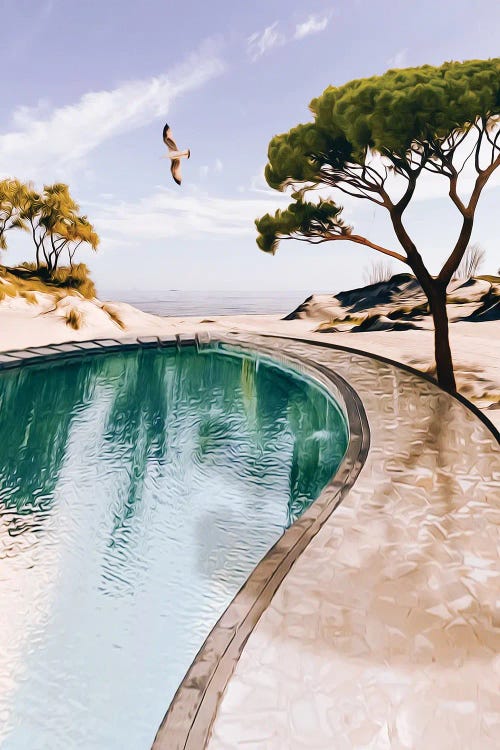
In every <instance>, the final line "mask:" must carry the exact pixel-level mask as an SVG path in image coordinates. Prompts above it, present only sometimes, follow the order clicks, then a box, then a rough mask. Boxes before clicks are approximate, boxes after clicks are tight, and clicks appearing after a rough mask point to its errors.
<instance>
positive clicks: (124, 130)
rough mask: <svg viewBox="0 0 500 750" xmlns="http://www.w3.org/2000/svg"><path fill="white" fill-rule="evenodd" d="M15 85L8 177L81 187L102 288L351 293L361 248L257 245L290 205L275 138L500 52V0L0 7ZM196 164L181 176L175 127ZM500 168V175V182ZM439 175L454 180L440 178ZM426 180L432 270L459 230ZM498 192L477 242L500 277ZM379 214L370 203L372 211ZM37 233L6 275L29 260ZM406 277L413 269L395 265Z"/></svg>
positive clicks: (3, 103)
mask: <svg viewBox="0 0 500 750" xmlns="http://www.w3.org/2000/svg"><path fill="white" fill-rule="evenodd" d="M0 7H1V9H2V26H3V30H4V34H3V37H4V38H3V41H2V54H3V60H4V66H5V65H6V66H7V76H6V77H5V78H4V81H3V86H2V95H1V97H0V176H15V177H18V178H20V179H23V180H30V181H32V182H33V183H34V184H35V185H36V186H37V187H39V188H41V187H42V186H43V185H44V184H48V183H50V182H53V181H56V180H57V181H62V182H66V183H68V184H69V186H70V189H71V192H72V195H73V196H74V198H75V199H76V200H77V201H78V203H79V204H80V206H81V208H82V211H83V212H84V213H86V214H87V215H88V217H89V220H90V221H91V222H92V223H93V224H94V225H95V228H96V230H97V231H98V233H99V235H100V237H101V243H100V246H99V250H98V252H97V254H93V253H92V251H91V250H86V249H85V250H82V252H81V253H80V260H82V261H84V262H86V263H87V264H88V265H89V267H90V269H91V272H92V275H93V277H94V278H95V279H96V281H97V285H98V289H106V290H115V291H116V292H118V293H119V292H120V291H123V290H141V291H144V290H148V289H151V290H162V289H181V290H182V289H185V290H203V289H206V290H263V291H270V290H296V289H301V290H302V289H303V290H309V291H310V292H320V291H339V290H340V289H345V288H350V287H353V286H358V285H360V284H361V283H363V280H364V278H365V277H366V274H367V272H368V271H369V268H370V265H371V263H372V262H374V261H375V262H377V261H379V260H380V258H381V256H380V255H378V254H377V253H374V251H371V250H369V249H365V248H360V246H358V245H354V244H353V243H348V242H346V243H338V242H337V243H331V245H329V243H324V244H321V245H319V246H311V245H309V244H306V243H300V242H286V243H283V244H282V246H281V247H280V249H279V250H278V252H277V254H276V255H275V256H270V255H266V254H264V253H262V252H261V251H260V250H259V249H258V248H257V245H256V242H255V239H256V230H255V226H254V220H255V218H257V217H259V216H261V215H263V214H265V213H267V212H269V211H273V212H274V211H275V210H276V209H277V208H280V207H281V208H282V207H284V206H285V205H286V204H287V202H288V201H287V197H286V196H284V195H283V194H281V193H278V192H276V191H273V190H271V189H270V188H268V186H267V185H266V183H265V181H264V177H263V171H264V167H265V164H266V160H267V159H266V157H267V147H268V143H269V141H270V139H271V138H272V137H273V136H274V135H275V134H277V133H282V132H286V131H287V130H289V129H290V128H291V127H293V126H294V125H296V124H298V123H299V122H307V121H309V120H310V119H311V114H310V112H309V109H308V104H309V102H310V101H311V99H312V98H313V97H315V96H318V95H319V94H321V93H322V91H323V90H324V89H325V88H326V86H328V85H342V84H343V83H346V82H348V81H350V80H352V79H354V78H360V77H364V76H371V75H379V74H382V73H384V72H385V71H386V70H387V69H388V68H391V67H407V66H414V65H421V64H425V63H430V64H435V65H439V64H441V63H442V62H445V61H447V60H467V59H472V58H488V57H494V56H498V54H499V49H498V29H499V28H500V3H499V2H498V0H476V2H474V3H471V2H470V0H453V2H452V1H450V0H419V2H415V1H414V0H397V2H396V0H392V2H391V1H389V0H370V1H368V0H308V1H307V2H304V0H253V2H243V1H242V0H211V2H203V1H202V0H182V2H173V1H172V0H141V2H137V1H136V0H134V2H132V1H131V0H99V1H97V0H86V1H85V2H81V0H37V1H36V2H34V0H0ZM166 121H167V122H168V123H169V124H170V126H171V129H172V133H173V136H174V138H175V140H176V141H177V144H178V146H179V148H181V149H182V148H190V150H191V158H190V159H189V161H183V165H182V169H183V182H182V185H181V186H177V185H176V184H175V183H174V182H173V180H172V177H171V175H170V169H169V162H168V160H166V159H162V158H161V157H162V156H163V155H164V154H165V153H166V149H165V146H164V144H163V142H162V129H163V125H164V123H165V122H166ZM498 171H499V172H500V170H498ZM438 179H439V178H438ZM445 187H446V186H445V185H443V184H438V185H437V186H436V185H435V184H434V183H433V184H430V183H429V182H428V181H426V183H425V184H424V185H423V186H422V189H421V190H420V191H419V194H418V196H417V200H416V201H415V202H414V206H412V207H411V210H410V211H408V225H409V228H410V230H411V233H412V235H413V237H414V238H415V240H416V242H417V245H418V247H419V248H420V250H421V252H422V254H423V256H424V258H425V260H426V261H427V263H428V265H429V267H430V268H431V271H433V272H437V271H438V269H439V266H440V264H441V263H442V262H443V260H444V258H445V257H446V256H447V254H448V253H449V252H450V250H451V248H452V246H453V243H454V240H455V238H456V236H457V233H458V229H459V216H458V214H457V211H456V209H454V208H453V207H452V206H450V201H449V199H448V198H447V196H446V189H445ZM499 198H500V179H496V180H495V182H494V183H493V184H492V185H491V187H490V188H489V189H488V190H486V191H485V192H484V194H483V196H482V199H481V203H480V207H479V210H478V212H477V218H476V226H475V230H474V234H473V237H472V240H473V241H475V242H479V243H480V244H481V245H482V247H483V248H484V249H485V251H486V260H485V263H484V266H483V268H482V270H483V272H494V271H496V269H497V268H498V267H499V266H500V242H498V239H497V238H498V234H499V220H498V205H499ZM343 203H344V205H345V214H346V218H347V219H348V220H349V223H351V224H353V225H354V227H355V229H356V232H358V233H361V234H366V235H367V236H369V237H370V239H373V240H375V241H378V242H384V243H386V244H387V245H388V246H389V247H393V248H394V249H398V248H397V241H396V240H395V239H394V238H393V235H392V230H391V228H390V227H389V226H388V222H387V219H386V217H385V216H384V215H383V214H385V212H384V211H383V209H379V208H377V207H373V206H371V205H368V206H366V205H365V202H364V201H358V202H357V203H356V204H354V203H352V202H351V203H349V204H348V205H347V204H346V202H345V200H344V201H343ZM358 204H363V205H358ZM32 255H33V248H32V246H31V244H30V239H29V236H28V235H22V234H21V233H18V235H17V236H16V237H15V238H13V239H12V240H10V244H9V249H8V251H7V254H6V255H5V257H4V258H3V262H7V263H14V262H17V261H19V260H22V259H26V258H31V257H32ZM393 269H394V272H397V271H404V270H405V269H406V267H405V266H403V265H402V264H398V262H397V261H395V262H394V263H393Z"/></svg>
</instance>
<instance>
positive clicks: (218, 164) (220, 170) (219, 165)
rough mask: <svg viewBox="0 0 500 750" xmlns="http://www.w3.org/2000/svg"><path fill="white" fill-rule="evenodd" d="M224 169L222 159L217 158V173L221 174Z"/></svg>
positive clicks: (215, 168)
mask: <svg viewBox="0 0 500 750" xmlns="http://www.w3.org/2000/svg"><path fill="white" fill-rule="evenodd" d="M222 169H223V166H222V162H221V160H220V159H216V160H215V167H214V170H215V173H216V174H220V173H221V172H222Z"/></svg>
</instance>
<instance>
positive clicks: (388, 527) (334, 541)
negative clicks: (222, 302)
mask: <svg viewBox="0 0 500 750" xmlns="http://www.w3.org/2000/svg"><path fill="white" fill-rule="evenodd" d="M238 338H239V339H240V340H242V342H244V341H248V343H251V344H252V345H258V342H259V337H257V336H245V335H241V336H238ZM261 340H264V339H263V338H262V339H261ZM279 347H280V350H281V351H282V352H283V354H290V355H292V356H293V355H298V356H304V354H306V355H307V356H311V350H312V348H313V349H314V361H315V362H317V363H319V364H321V365H323V366H324V367H327V368H331V369H332V370H334V371H335V372H337V373H339V374H340V375H341V376H343V377H344V378H346V380H348V382H349V383H350V384H351V385H352V386H353V388H354V389H355V390H356V391H357V393H358V394H359V396H360V398H361V400H362V402H363V405H364V408H365V410H366V414H367V417H368V421H369V424H370V432H371V446H370V450H369V453H368V457H367V459H366V462H365V465H364V467H363V469H362V470H361V473H360V475H359V477H358V479H357V481H356V482H355V484H354V486H353V487H352V488H351V490H350V491H349V493H348V494H347V495H346V497H345V498H344V500H343V503H342V504H341V505H340V506H339V507H338V508H337V509H336V511H335V513H333V515H331V516H330V518H329V519H328V520H327V521H326V523H325V524H324V526H323V527H322V529H321V530H320V531H319V532H318V534H317V535H316V536H315V537H314V539H313V540H312V541H311V542H310V543H309V545H308V546H307V547H306V549H305V550H304V552H303V553H302V554H301V556H300V557H299V558H298V559H297V560H296V562H295V563H294V565H293V567H292V568H291V570H290V572H289V573H288V575H287V576H286V577H285V579H284V580H283V582H282V584H281V586H280V587H279V589H278V591H277V593H276V594H275V596H274V598H273V599H272V601H271V603H270V605H269V607H268V608H267V609H266V611H265V612H264V614H263V615H262V617H261V618H260V620H259V622H258V624H257V625H256V627H255V629H254V630H253V632H252V634H251V635H250V637H249V639H248V641H247V643H246V646H245V648H244V650H243V652H242V655H241V657H240V659H239V661H238V663H237V665H236V668H235V670H234V674H233V676H232V678H231V680H230V681H229V684H228V686H227V689H226V691H225V693H224V695H223V696H222V698H221V700H220V703H219V707H218V711H217V716H216V718H215V722H214V724H213V727H212V735H211V739H210V741H209V743H208V748H209V750H234V748H239V747H241V748H245V750H257V749H258V750H295V749H297V750H299V748H300V749H301V750H302V749H304V750H306V748H307V749H308V750H320V749H322V748H325V750H326V749H328V750H337V749H338V750H344V749H345V750H353V749H355V748H356V749H357V748H373V749H376V750H379V748H380V750H382V749H384V750H385V748H390V749H391V750H396V749H397V750H403V748H405V749H406V748H412V750H424V748H425V750H428V749H429V748H440V750H448V748H449V749H450V750H451V749H452V748H453V750H456V748H468V749H469V750H472V749H473V748H477V750H493V749H494V748H498V747H500V655H499V653H500V630H499V616H500V612H499V601H498V599H499V596H498V591H499V582H500V569H499V549H500V450H499V445H498V443H497V441H496V439H495V437H494V435H493V434H492V433H491V432H490V431H489V429H488V428H487V427H486V426H485V424H483V423H482V422H481V421H480V420H479V419H478V418H477V416H476V415H475V414H473V413H472V412H471V411H469V410H468V409H467V408H466V407H465V406H464V405H463V404H461V403H460V402H458V401H457V400H455V399H453V398H451V397H450V396H449V395H447V394H446V393H443V392H442V391H441V390H439V389H438V388H437V387H436V386H435V385H433V384H432V383H430V382H428V381H426V380H424V379H423V378H420V377H418V376H417V375H414V374H412V373H409V372H406V371H404V370H402V369H400V368H399V367H395V366H393V365H390V364H387V363H384V362H380V361H378V360H376V359H372V358H369V357H366V356H362V355H360V354H352V353H349V352H343V351H337V350H335V349H329V348H326V347H319V346H314V347H312V346H311V344H304V343H301V342H296V341H293V340H287V341H285V340H283V339H281V340H280V342H279Z"/></svg>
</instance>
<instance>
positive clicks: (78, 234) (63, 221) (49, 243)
mask: <svg viewBox="0 0 500 750" xmlns="http://www.w3.org/2000/svg"><path fill="white" fill-rule="evenodd" d="M79 210H80V207H79V206H78V204H77V203H76V202H75V200H74V199H73V198H72V196H71V194H70V192H69V187H68V186H67V185H65V184H64V183H55V184H53V185H45V186H44V188H43V190H42V192H41V193H38V192H36V191H35V190H34V188H33V186H32V185H31V184H29V183H26V184H25V183H22V182H20V181H19V180H16V179H5V180H2V181H0V250H5V249H6V248H7V243H6V238H5V233H6V232H7V231H8V230H10V229H23V230H28V231H30V234H31V236H32V238H33V241H34V243H35V250H36V266H37V268H41V266H42V264H45V266H46V268H47V269H48V272H49V274H53V273H55V272H56V270H57V268H58V265H59V262H60V257H61V254H62V252H63V251H64V250H66V251H67V253H68V258H69V262H70V265H71V266H72V265H73V259H74V255H75V252H76V250H77V249H78V248H79V247H80V245H81V244H83V243H85V244H88V245H90V247H91V248H92V249H93V250H97V246H98V245H99V236H98V235H97V233H96V231H95V229H94V227H93V226H92V224H91V223H90V222H89V220H88V218H87V217H86V216H81V215H80V214H79Z"/></svg>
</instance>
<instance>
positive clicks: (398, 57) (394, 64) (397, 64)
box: [387, 47, 408, 68]
mask: <svg viewBox="0 0 500 750" xmlns="http://www.w3.org/2000/svg"><path fill="white" fill-rule="evenodd" d="M407 57H408V50H407V49H406V47H405V48H404V49H400V50H399V51H398V52H396V54H395V55H393V57H390V58H389V59H388V60H387V65H388V66H389V68H402V67H403V66H404V65H406V60H407Z"/></svg>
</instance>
